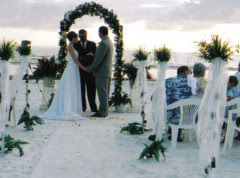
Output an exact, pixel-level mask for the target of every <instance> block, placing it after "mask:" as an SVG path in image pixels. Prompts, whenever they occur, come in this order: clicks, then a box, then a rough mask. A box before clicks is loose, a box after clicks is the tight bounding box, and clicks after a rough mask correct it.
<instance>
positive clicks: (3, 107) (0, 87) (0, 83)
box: [0, 60, 10, 133]
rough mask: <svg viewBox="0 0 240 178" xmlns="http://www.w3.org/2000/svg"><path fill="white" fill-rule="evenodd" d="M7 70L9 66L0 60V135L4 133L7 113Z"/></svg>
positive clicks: (8, 95) (8, 98)
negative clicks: (0, 96)
mask: <svg viewBox="0 0 240 178" xmlns="http://www.w3.org/2000/svg"><path fill="white" fill-rule="evenodd" d="M9 69H10V65H9V62H8V61H4V60H0V72H1V78H0V92H1V95H2V99H1V103H0V133H3V132H4V129H5V124H6V122H7V116H8V115H7V112H8V108H9V102H10V101H9V100H10V93H9Z"/></svg>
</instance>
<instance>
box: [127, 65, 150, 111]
mask: <svg viewBox="0 0 240 178" xmlns="http://www.w3.org/2000/svg"><path fill="white" fill-rule="evenodd" d="M147 65H148V62H147V61H137V62H134V66H135V67H136V68H137V69H138V70H137V76H136V78H135V81H134V84H133V89H132V91H131V100H132V105H133V107H134V108H135V109H137V110H139V111H140V110H141V107H142V106H143V105H144V103H145V101H144V97H140V96H141V94H142V93H144V94H145V92H146V80H147V79H146V75H147V73H146V66H147Z"/></svg>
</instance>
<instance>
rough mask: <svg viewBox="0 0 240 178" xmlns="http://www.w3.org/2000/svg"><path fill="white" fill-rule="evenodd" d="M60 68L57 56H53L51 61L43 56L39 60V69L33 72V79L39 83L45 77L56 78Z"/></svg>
mask: <svg viewBox="0 0 240 178" xmlns="http://www.w3.org/2000/svg"><path fill="white" fill-rule="evenodd" d="M58 69H59V66H58V64H57V62H56V58H55V56H52V57H51V58H50V59H48V58H47V57H45V56H43V57H42V58H41V59H39V60H38V67H37V68H36V70H35V71H34V72H33V77H34V78H35V79H36V81H37V82H38V81H39V80H40V79H43V78H44V77H54V78H55V77H56V76H57V73H58Z"/></svg>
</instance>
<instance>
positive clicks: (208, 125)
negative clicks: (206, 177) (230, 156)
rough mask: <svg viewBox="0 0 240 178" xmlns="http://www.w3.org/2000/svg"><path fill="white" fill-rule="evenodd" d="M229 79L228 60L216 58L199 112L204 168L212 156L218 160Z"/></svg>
mask: <svg viewBox="0 0 240 178" xmlns="http://www.w3.org/2000/svg"><path fill="white" fill-rule="evenodd" d="M227 81H228V76H227V67H226V62H224V61H223V60H222V59H221V58H215V59H214V60H213V63H212V66H211V68H210V70H209V74H208V84H207V87H206V90H205V93H204V95H203V98H202V102H201V104H200V108H199V113H198V124H197V136H198V139H199V147H200V149H199V160H200V163H201V165H202V166H203V168H205V167H206V166H208V165H209V164H210V163H211V158H213V157H214V158H215V159H216V161H217V160H218V155H219V147H220V138H221V129H222V123H223V119H224V111H225V106H226V91H227Z"/></svg>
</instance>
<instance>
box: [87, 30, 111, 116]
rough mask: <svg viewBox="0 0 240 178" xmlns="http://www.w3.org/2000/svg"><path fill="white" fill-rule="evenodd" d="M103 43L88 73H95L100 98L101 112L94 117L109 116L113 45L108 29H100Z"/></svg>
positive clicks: (99, 46)
mask: <svg viewBox="0 0 240 178" xmlns="http://www.w3.org/2000/svg"><path fill="white" fill-rule="evenodd" d="M98 33H99V37H100V38H101V42H100V44H99V45H98V48H97V51H96V54H95V56H94V61H93V63H92V64H91V65H90V66H89V68H88V72H93V75H94V76H95V78H96V87H97V92H98V98H99V103H100V105H99V111H98V112H96V113H95V114H94V115H93V117H106V116H107V115H108V99H109V91H110V78H111V75H112V56H113V44H112V41H111V40H110V38H109V37H108V28H107V27H105V26H101V27H100V28H99V31H98Z"/></svg>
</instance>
